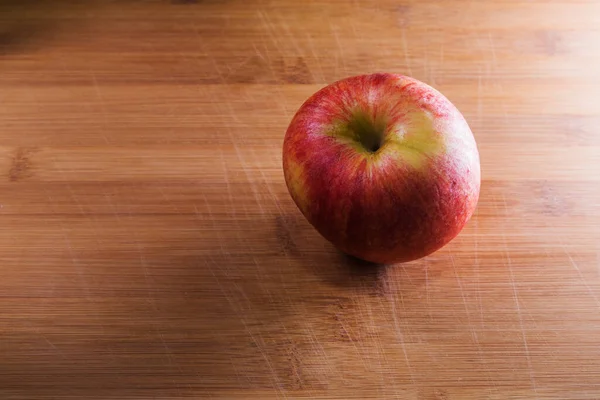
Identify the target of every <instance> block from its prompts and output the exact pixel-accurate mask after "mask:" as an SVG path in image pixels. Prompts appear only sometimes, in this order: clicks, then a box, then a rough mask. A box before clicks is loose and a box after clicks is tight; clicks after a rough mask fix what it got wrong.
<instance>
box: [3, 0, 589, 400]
mask: <svg viewBox="0 0 600 400" xmlns="http://www.w3.org/2000/svg"><path fill="white" fill-rule="evenodd" d="M599 27H600V3H599V2H598V1H591V0H589V1H586V0H579V1H566V0H564V1H554V0H532V1H526V0H522V1H518V0H514V1H509V0H505V1H459V0H443V1H442V0H424V1H416V0H415V1H408V0H407V1H392V0H353V1H346V0H343V1H342V0H337V1H325V0H314V1H292V0H285V1H283V0H282V1H267V0H262V1H260V0H205V1H201V0H199V1H166V0H165V1H133V0H130V1H125V0H124V1H120V2H116V1H111V2H109V1H99V0H98V1H86V2H81V1H79V2H78V1H61V0H57V1H53V2H49V1H42V0H39V1H35V0H28V1H24V0H21V1H16V0H12V1H8V0H7V1H3V2H2V3H0V134H1V136H0V137H1V139H2V143H1V146H0V173H1V176H2V183H1V184H0V185H1V191H0V268H1V270H0V271H1V275H0V276H1V279H0V398H2V399H151V398H152V399H188V398H189V399H192V398H193V399H204V398H206V399H210V398H213V399H234V398H239V399H270V398H282V399H308V398H327V399H334V398H336V399H338V398H339V399H351V398H356V399H366V398H379V399H384V398H400V399H419V400H433V399H437V400H442V399H444V400H451V399H534V398H539V399H566V398H571V399H594V398H600V255H599V251H600V246H599V243H600V241H599V239H600V228H599V223H600V128H599V126H600V101H599V99H598V93H600V74H599V72H598V71H599V67H598V65H599V63H600V28H599ZM376 71H387V72H396V73H402V74H408V75H411V76H413V77H415V78H417V79H420V80H423V81H425V82H427V83H429V84H431V85H433V86H435V87H436V88H438V89H439V90H441V91H442V92H443V93H444V94H446V95H447V97H448V98H450V99H451V101H453V102H454V103H455V104H456V105H457V106H458V107H459V109H460V110H461V111H462V112H463V113H464V115H465V117H466V118H467V120H468V121H469V124H470V125H471V128H472V130H473V132H474V134H475V137H476V139H477V141H478V144H479V148H480V154H481V160H482V175H483V181H482V191H481V199H480V202H479V206H478V209H477V212H476V215H475V216H474V217H473V219H472V220H471V221H470V223H469V224H468V226H467V227H466V228H465V229H464V231H463V232H462V233H461V234H460V235H459V237H457V238H456V239H455V240H454V241H453V242H451V243H450V244H449V245H448V246H447V247H445V248H444V249H442V250H440V251H438V252H437V253H435V254H433V255H431V256H430V257H427V258H425V259H422V260H419V261H416V262H411V263H407V264H403V265H395V266H388V267H372V266H371V267H370V266H368V265H363V264H361V263H358V262H356V261H352V260H349V259H348V258H346V257H344V256H343V255H341V254H340V253H339V252H338V251H336V250H335V249H334V248H333V247H332V246H331V245H330V244H328V243H327V242H326V241H324V239H322V238H321V237H320V236H319V235H318V234H317V233H316V232H315V231H314V230H313V229H312V228H311V227H310V225H309V224H308V223H307V222H306V221H305V220H304V218H303V217H302V216H301V214H300V212H299V211H298V210H297V208H296V207H295V205H294V204H293V202H292V200H291V198H290V197H289V195H288V192H287V190H286V188H285V184H284V180H283V173H282V170H281V144H282V139H283V135H284V132H285V129H286V127H287V124H288V123H289V121H290V118H291V117H292V115H293V113H294V112H295V110H296V109H297V108H298V107H299V106H300V104H301V103H302V102H303V101H304V100H305V99H306V98H307V97H308V96H309V95H311V94H312V93H314V92H315V91H316V90H318V89H319V88H321V87H323V86H324V85H326V84H327V83H331V82H333V81H334V80H337V79H340V78H343V77H346V76H349V75H355V74H360V73H368V72H376Z"/></svg>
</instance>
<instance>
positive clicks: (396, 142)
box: [283, 73, 481, 264]
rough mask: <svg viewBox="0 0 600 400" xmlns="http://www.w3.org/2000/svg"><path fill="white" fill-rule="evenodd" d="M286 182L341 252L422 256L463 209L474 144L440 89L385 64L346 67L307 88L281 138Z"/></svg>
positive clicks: (473, 175) (472, 176)
mask: <svg viewBox="0 0 600 400" xmlns="http://www.w3.org/2000/svg"><path fill="white" fill-rule="evenodd" d="M283 172H284V176H285V182H286V186H287V188H288V191H289V193H290V195H291V197H292V199H293V201H294V202H295V204H296V205H297V207H298V208H299V209H300V211H301V212H302V214H303V215H304V217H306V219H307V220H308V222H309V223H310V224H311V225H312V226H313V227H314V228H315V229H316V231H317V232H319V233H320V234H321V235H322V236H323V237H324V238H325V239H327V240H328V241H329V242H331V243H332V244H333V245H334V246H336V247H337V248H338V249H340V250H341V251H343V252H345V253H347V254H349V255H352V256H354V257H357V258H360V259H363V260H366V261H370V262H373V263H384V264H389V263H398V262H407V261H411V260H416V259H419V258H422V257H425V256H427V255H429V254H431V253H433V252H435V251H437V250H438V249H440V248H442V247H443V246H445V245H446V244H447V243H448V242H450V241H451V240H452V239H453V238H455V237H456V236H457V235H458V234H459V233H460V231H461V230H462V229H463V227H464V226H465V224H466V223H467V222H468V221H469V219H470V218H471V216H472V214H473V212H474V210H475V207H476V206H477V201H478V199H479V189H480V185H481V175H480V166H479V152H478V150H477V144H476V142H475V139H474V137H473V134H472V132H471V129H470V128H469V125H468V124H467V122H466V120H465V118H464V117H463V115H462V114H461V113H460V112H459V110H458V109H457V108H456V107H455V106H454V105H453V104H452V103H451V102H450V101H449V100H448V99H447V98H446V97H445V96H444V95H442V94H441V93H440V92H438V91H437V90H436V89H434V88H432V87H431V86H428V85H427V84H425V83H423V82H421V81H418V80H416V79H413V78H410V77H407V76H403V75H398V74H391V73H375V74H368V75H360V76H353V77H348V78H345V79H342V80H340V81H337V82H334V83H332V84H330V85H328V86H326V87H324V88H322V89H321V90H319V91H317V92H316V93H315V94H313V95H312V96H311V97H309V98H308V99H307V100H306V101H305V102H304V104H302V106H301V107H300V109H299V110H298V111H297V112H296V114H295V115H294V117H293V118H292V120H291V122H290V124H289V126H288V129H287V131H286V134H285V138H284V142H283Z"/></svg>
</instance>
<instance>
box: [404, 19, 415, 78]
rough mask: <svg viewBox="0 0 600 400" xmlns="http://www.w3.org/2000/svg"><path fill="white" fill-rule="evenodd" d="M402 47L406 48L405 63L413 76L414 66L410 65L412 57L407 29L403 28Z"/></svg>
mask: <svg viewBox="0 0 600 400" xmlns="http://www.w3.org/2000/svg"><path fill="white" fill-rule="evenodd" d="M401 36H402V48H403V50H404V63H405V64H406V68H407V70H408V74H409V75H410V76H413V71H412V68H411V66H410V59H409V56H408V42H407V40H406V29H405V28H402V35H401Z"/></svg>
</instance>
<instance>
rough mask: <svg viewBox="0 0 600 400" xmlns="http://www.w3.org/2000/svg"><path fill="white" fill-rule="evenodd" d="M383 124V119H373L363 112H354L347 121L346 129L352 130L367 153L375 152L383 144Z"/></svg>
mask: <svg viewBox="0 0 600 400" xmlns="http://www.w3.org/2000/svg"><path fill="white" fill-rule="evenodd" d="M385 126H386V124H385V122H384V121H377V120H375V121H373V120H372V119H371V118H369V117H368V116H367V115H365V114H363V113H357V114H355V115H354V116H353V117H352V118H351V119H350V121H349V122H348V129H349V130H350V131H351V132H353V134H354V135H353V136H354V138H355V139H356V140H357V141H358V142H360V144H361V145H362V147H363V148H364V149H365V150H367V151H368V152H369V153H375V152H377V150H379V149H380V148H381V146H382V145H383V140H384V137H385Z"/></svg>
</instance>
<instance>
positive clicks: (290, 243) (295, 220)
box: [275, 212, 390, 292]
mask: <svg viewBox="0 0 600 400" xmlns="http://www.w3.org/2000/svg"><path fill="white" fill-rule="evenodd" d="M275 225H276V234H277V238H278V241H279V242H280V245H281V247H282V249H284V251H285V253H286V255H287V256H288V257H289V258H290V259H292V260H293V261H294V262H295V263H297V264H298V265H299V266H300V267H301V268H302V269H303V270H305V271H307V272H309V273H310V274H312V275H313V276H315V277H317V278H318V279H319V280H321V281H322V282H325V283H327V284H329V285H332V286H336V287H341V288H349V289H360V290H366V291H371V292H373V291H375V292H380V291H381V290H382V288H383V287H384V286H385V280H386V276H387V272H388V270H389V268H390V265H385V264H377V263H372V262H369V261H365V260H362V259H360V258H357V257H354V256H352V255H349V254H347V253H345V252H342V251H341V250H339V249H337V248H336V247H335V246H334V245H333V244H331V243H330V242H329V241H327V240H326V239H325V238H323V237H322V236H321V235H320V234H319V233H318V232H317V231H316V230H315V229H314V228H313V227H312V226H311V225H310V224H309V223H308V221H307V220H306V219H305V218H304V217H303V216H302V215H301V214H300V213H299V212H290V213H288V214H285V215H278V216H276V217H275Z"/></svg>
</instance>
